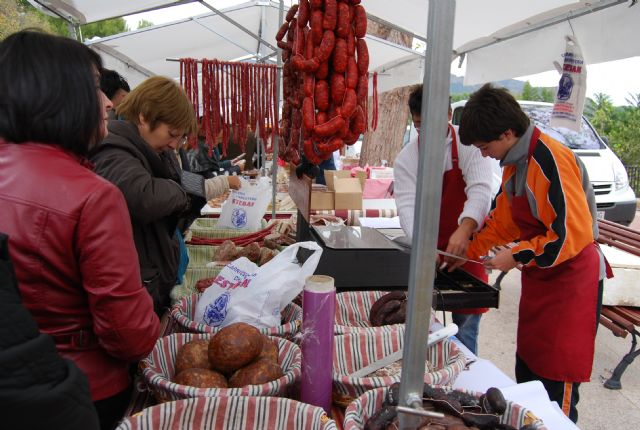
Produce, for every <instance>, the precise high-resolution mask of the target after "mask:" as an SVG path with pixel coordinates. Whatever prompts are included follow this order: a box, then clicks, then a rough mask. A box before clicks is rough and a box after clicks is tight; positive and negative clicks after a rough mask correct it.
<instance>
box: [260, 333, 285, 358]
mask: <svg viewBox="0 0 640 430" xmlns="http://www.w3.org/2000/svg"><path fill="white" fill-rule="evenodd" d="M263 337H264V339H263V341H262V351H261V352H260V355H259V356H258V360H267V361H270V362H272V363H276V364H278V356H279V355H280V354H279V351H278V345H276V344H275V342H274V341H272V340H271V339H270V338H269V337H268V336H264V335H263Z"/></svg>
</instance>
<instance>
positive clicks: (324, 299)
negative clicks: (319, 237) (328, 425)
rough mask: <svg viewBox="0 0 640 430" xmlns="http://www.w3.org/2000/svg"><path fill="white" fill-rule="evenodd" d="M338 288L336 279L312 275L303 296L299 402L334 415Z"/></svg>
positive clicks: (307, 281)
mask: <svg viewBox="0 0 640 430" xmlns="http://www.w3.org/2000/svg"><path fill="white" fill-rule="evenodd" d="M335 309H336V289H335V288H334V286H333V278H332V277H330V276H324V275H313V276H309V277H308V278H307V280H306V282H305V286H304V292H303V296H302V342H301V349H302V383H301V385H300V400H301V401H302V402H304V403H309V404H311V405H315V406H319V407H321V408H323V409H324V410H325V412H326V413H327V415H329V416H331V390H332V385H333V378H332V372H333V331H334V327H333V324H334V320H335Z"/></svg>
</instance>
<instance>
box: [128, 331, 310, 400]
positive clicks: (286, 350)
mask: <svg viewBox="0 0 640 430" xmlns="http://www.w3.org/2000/svg"><path fill="white" fill-rule="evenodd" d="M212 336H213V335H211V334H190V333H175V334H171V335H169V336H165V337H162V338H160V339H158V341H157V342H156V345H155V347H154V348H153V351H151V354H149V356H148V357H147V358H145V359H144V360H142V361H141V362H140V367H141V368H142V375H143V377H144V380H145V382H146V383H147V386H148V387H149V389H150V390H151V391H152V392H153V393H154V395H155V397H156V400H158V402H167V401H171V400H180V399H187V398H190V397H227V396H286V395H288V394H289V390H290V388H291V387H292V385H293V384H294V383H295V382H296V381H297V380H299V379H300V367H301V361H302V354H301V352H300V348H299V347H298V346H297V345H295V344H294V343H293V342H290V341H288V340H286V339H282V338H279V337H272V338H271V339H272V340H273V341H274V342H277V344H278V350H279V356H278V363H280V366H281V367H282V371H283V373H284V375H283V376H282V377H280V378H278V379H276V380H275V381H271V382H268V383H266V384H260V385H247V386H245V387H241V388H196V387H189V386H186V385H180V384H176V383H175V382H172V379H173V377H174V364H175V359H176V354H177V352H178V350H179V349H180V348H181V347H182V345H184V344H185V343H187V342H190V341H192V340H199V339H211V337H212Z"/></svg>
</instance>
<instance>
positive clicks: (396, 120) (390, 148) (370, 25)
mask: <svg viewBox="0 0 640 430" xmlns="http://www.w3.org/2000/svg"><path fill="white" fill-rule="evenodd" d="M367 33H368V34H372V35H374V36H377V37H380V38H382V39H386V40H389V41H392V42H394V43H397V44H399V45H403V46H411V43H412V41H413V38H412V37H411V36H409V35H407V34H403V33H400V32H399V31H397V30H392V29H390V28H388V27H384V26H382V25H380V24H378V23H376V22H372V21H368V22H367ZM379 79H391V77H387V76H383V77H379ZM412 87H413V86H412V85H411V86H406V87H400V88H395V89H393V90H391V91H387V92H385V93H382V94H379V95H378V127H377V129H376V130H375V131H374V130H371V128H369V131H368V132H366V133H365V134H364V139H363V141H362V149H361V150H360V166H361V167H364V166H365V165H367V164H369V165H370V166H379V165H380V164H381V162H382V160H386V162H387V163H388V165H390V166H392V165H393V162H394V161H395V159H396V155H398V152H400V149H402V142H403V140H404V134H405V132H406V128H407V121H408V118H409V106H408V105H407V101H408V99H409V93H410V92H411V89H412ZM372 110H373V100H372V97H369V115H368V118H369V125H371V118H372V116H371V115H372Z"/></svg>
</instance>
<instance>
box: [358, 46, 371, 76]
mask: <svg viewBox="0 0 640 430" xmlns="http://www.w3.org/2000/svg"><path fill="white" fill-rule="evenodd" d="M356 50H357V52H358V74H360V75H364V74H365V73H367V72H368V71H369V49H368V48H367V42H366V41H365V40H364V39H358V41H357V42H356Z"/></svg>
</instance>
